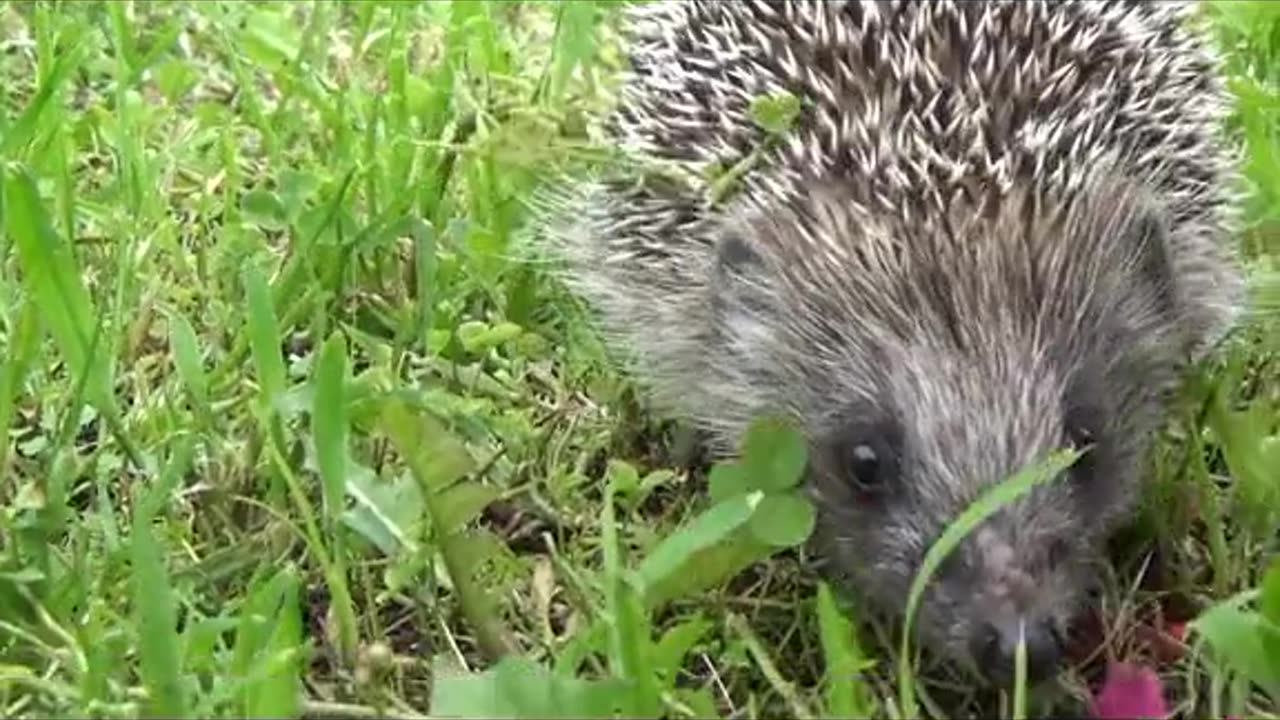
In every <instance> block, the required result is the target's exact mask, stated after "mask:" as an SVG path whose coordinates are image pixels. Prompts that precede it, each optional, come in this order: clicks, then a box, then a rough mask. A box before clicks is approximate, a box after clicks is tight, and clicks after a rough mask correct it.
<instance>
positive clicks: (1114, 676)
mask: <svg viewBox="0 0 1280 720" xmlns="http://www.w3.org/2000/svg"><path fill="white" fill-rule="evenodd" d="M1163 691H1164V688H1163V686H1162V685H1161V684H1160V678H1159V677H1157V676H1156V673H1155V671H1154V670H1152V669H1151V668H1148V667H1143V666H1141V665H1134V664H1132V663H1122V662H1118V663H1111V664H1110V665H1109V666H1108V667H1107V679H1106V681H1105V682H1103V684H1102V689H1101V690H1100V691H1099V692H1098V694H1097V695H1095V696H1094V698H1093V716H1094V717H1096V718H1105V719H1106V720H1121V719H1122V718H1123V719H1127V720H1134V719H1135V718H1156V719H1157V720H1158V719H1159V718H1164V717H1165V716H1167V715H1168V714H1169V709H1168V707H1167V706H1166V705H1165V702H1164V692H1163Z"/></svg>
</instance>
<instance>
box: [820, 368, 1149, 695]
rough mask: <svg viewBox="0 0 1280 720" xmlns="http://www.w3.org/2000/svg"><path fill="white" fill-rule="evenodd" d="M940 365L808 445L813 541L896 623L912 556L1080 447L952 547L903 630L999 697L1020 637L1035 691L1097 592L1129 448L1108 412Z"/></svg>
mask: <svg viewBox="0 0 1280 720" xmlns="http://www.w3.org/2000/svg"><path fill="white" fill-rule="evenodd" d="M944 365H945V363H943V362H941V361H939V362H938V363H937V364H935V365H934V367H935V371H934V372H936V373H937V374H935V375H933V376H932V377H929V376H926V375H919V376H916V377H914V378H913V379H907V375H908V373H909V371H908V370H906V369H905V368H904V370H903V371H901V373H900V375H899V377H900V378H902V379H901V380H900V381H899V382H897V383H895V386H896V387H895V390H894V391H893V393H892V394H891V397H893V399H892V400H889V401H886V402H883V403H879V404H870V403H865V404H861V403H860V404H858V405H857V407H856V408H850V411H849V412H848V413H847V414H846V415H845V417H846V418H847V419H846V420H842V421H838V422H836V423H833V425H832V426H831V427H830V428H829V430H827V431H826V432H825V433H824V434H822V435H821V436H820V437H818V438H817V439H816V441H815V447H814V449H813V452H812V465H811V471H812V478H813V480H814V483H813V487H814V488H815V490H816V491H817V493H818V496H819V497H820V500H821V501H820V506H821V508H822V510H821V512H822V514H823V520H822V523H821V532H823V533H825V534H826V537H825V538H823V540H825V541H826V543H827V548H829V549H830V551H832V556H831V560H832V561H833V562H834V569H835V570H836V571H837V572H840V573H842V574H844V575H846V576H847V578H848V580H849V581H850V582H851V585H852V586H853V588H854V589H855V590H856V592H858V593H859V594H860V595H861V596H862V597H865V598H867V599H868V600H870V602H872V603H873V604H875V605H876V606H878V608H877V609H879V610H881V611H885V612H888V613H894V612H901V611H902V610H903V609H904V608H905V605H906V600H907V597H908V594H909V589H910V585H911V583H912V582H913V580H914V576H915V574H916V572H917V571H918V570H919V568H920V564H921V561H922V560H923V558H924V556H925V553H926V552H928V550H929V548H930V546H931V545H932V543H933V542H934V541H936V540H937V539H938V537H939V536H940V535H941V534H942V533H943V531H944V530H945V529H946V528H947V526H948V525H949V524H950V523H951V522H953V521H954V520H955V519H956V518H957V517H958V516H959V514H960V513H961V512H963V511H964V509H965V508H966V507H967V506H968V505H969V504H970V503H971V502H972V501H974V500H975V499H976V498H977V497H978V496H979V495H981V494H982V492H983V491H985V490H986V489H988V488H989V487H990V486H992V485H994V484H996V483H998V482H1000V481H1001V480H1003V479H1005V478H1006V477H1008V476H1009V475H1011V474H1012V473H1014V472H1017V471H1018V470H1019V469H1020V468H1021V467H1022V466H1024V465H1025V464H1027V463H1032V462H1035V461H1037V460H1040V459H1043V458H1044V457H1045V455H1046V454H1048V453H1050V452H1052V451H1054V450H1055V449H1060V448H1062V447H1064V446H1066V447H1070V446H1076V447H1078V448H1079V449H1081V450H1082V451H1083V454H1082V456H1081V457H1080V459H1079V460H1078V461H1077V462H1076V463H1075V464H1074V465H1073V466H1072V467H1071V468H1070V469H1068V470H1066V471H1065V472H1063V473H1062V474H1061V475H1060V476H1059V477H1056V478H1053V479H1051V480H1049V481H1048V482H1047V484H1045V485H1043V486H1040V487H1039V488H1037V489H1036V490H1034V491H1033V492H1032V493H1031V494H1029V495H1027V496H1024V497H1023V498H1022V499H1021V500H1020V501H1019V502H1017V503H1015V504H1012V505H1009V506H1007V507H1005V508H1004V509H1002V510H999V511H997V512H996V513H995V514H994V515H993V516H991V517H990V518H989V519H988V521H987V522H986V523H984V524H983V525H981V526H979V527H978V528H976V529H975V530H974V531H972V532H971V533H970V534H969V535H968V536H967V537H966V539H965V540H963V541H962V542H961V544H960V545H959V546H958V547H957V548H956V549H955V550H954V551H953V552H952V553H951V555H950V556H949V557H948V559H947V560H946V561H945V562H944V563H943V564H942V565H941V567H940V568H939V569H938V570H937V572H936V573H935V575H934V579H933V580H932V582H931V583H930V585H929V587H928V589H927V590H926V593H925V595H924V596H923V598H922V603H921V605H920V608H919V613H918V615H917V617H916V619H915V624H916V627H917V628H918V631H919V636H920V640H921V641H922V642H923V643H924V644H926V645H928V646H929V647H930V649H932V650H934V651H941V653H942V654H944V655H946V656H949V657H951V658H952V659H955V660H960V661H962V662H963V663H965V664H967V665H969V666H970V667H971V668H972V669H974V670H976V671H978V672H979V673H981V674H982V675H984V676H986V677H987V678H988V679H989V680H990V681H992V682H995V683H1000V684H1007V682H1008V681H1009V679H1010V678H1011V676H1012V672H1013V663H1014V652H1015V649H1016V646H1017V640H1018V632H1019V628H1020V627H1021V628H1022V632H1024V633H1025V642H1026V648H1027V653H1028V672H1029V674H1030V677H1031V678H1032V680H1033V681H1034V680H1039V679H1043V678H1045V677H1046V676H1049V675H1051V674H1054V673H1055V671H1056V670H1057V669H1058V666H1059V661H1060V660H1061V658H1062V656H1063V653H1064V647H1063V640H1064V638H1065V636H1066V631H1067V626H1068V623H1069V621H1070V620H1071V619H1072V617H1073V616H1074V615H1075V614H1076V613H1077V612H1078V610H1079V609H1080V601H1081V600H1083V599H1084V597H1085V594H1086V592H1087V591H1088V589H1089V588H1090V586H1091V584H1092V583H1093V581H1094V580H1095V579H1096V578H1097V573H1096V567H1095V566H1096V563H1097V562H1098V561H1099V560H1100V552H1099V551H1100V546H1101V541H1102V540H1103V539H1104V537H1105V534H1106V532H1107V530H1108V529H1109V528H1111V527H1112V526H1113V521H1114V520H1115V519H1117V518H1118V517H1119V516H1122V515H1124V514H1125V513H1127V512H1128V511H1129V509H1130V507H1131V503H1132V492H1131V489H1132V488H1133V487H1134V485H1135V477H1136V476H1135V470H1136V466H1135V459H1136V458H1137V457H1139V451H1140V448H1139V447H1138V446H1137V445H1136V444H1134V443H1133V442H1132V441H1131V440H1128V439H1124V438H1118V439H1117V438H1114V436H1113V435H1112V429H1113V428H1116V427H1120V426H1125V425H1126V420H1125V418H1122V417H1119V415H1118V413H1119V412H1120V411H1118V410H1114V409H1109V408H1107V407H1106V405H1105V404H1090V403H1084V402H1081V403H1078V404H1073V403H1072V402H1071V398H1067V399H1066V400H1065V401H1062V400H1060V399H1061V398H1062V395H1061V394H1059V393H1056V392H1054V389H1055V388H1058V387H1061V384H1059V383H1054V382H1053V381H1052V379H1051V378H1050V377H1048V376H1046V375H1041V376H1037V377H1034V378H1032V377H1028V382H1026V383H1025V384H1023V385H1022V386H1018V385H1017V383H1014V384H1012V385H1011V384H1010V383H1009V382H1008V379H1007V378H1003V377H1000V373H995V372H985V373H984V372H982V371H979V370H977V369H971V370H969V371H966V370H962V369H957V371H956V372H955V373H954V374H953V373H948V372H947V371H945V370H942V371H941V372H938V370H937V369H938V368H940V367H942V366H944ZM921 369H922V370H923V368H921ZM926 372H927V371H926ZM948 376H949V377H948ZM1109 413H1112V414H1109Z"/></svg>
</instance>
